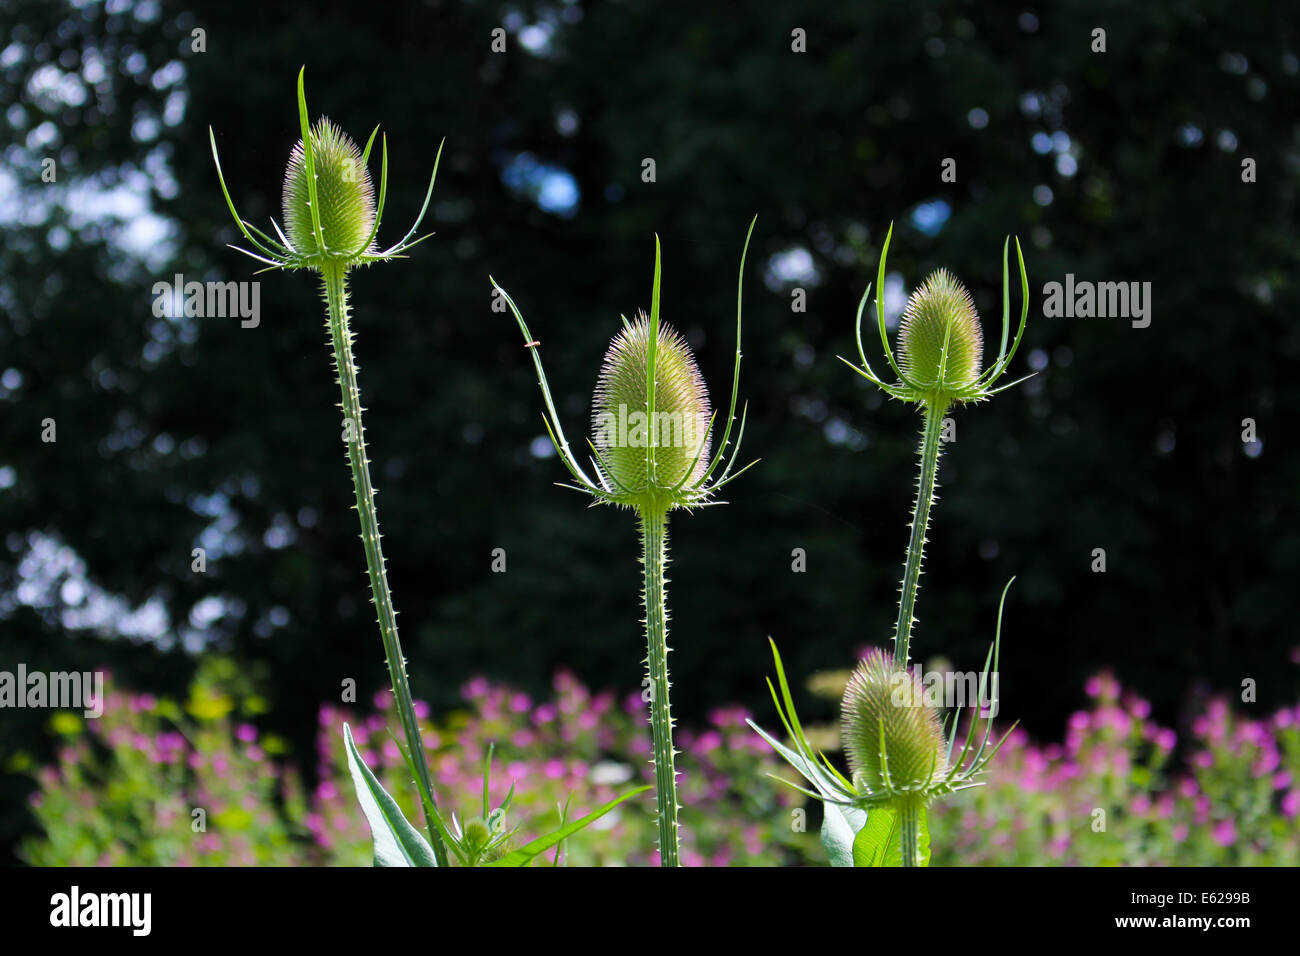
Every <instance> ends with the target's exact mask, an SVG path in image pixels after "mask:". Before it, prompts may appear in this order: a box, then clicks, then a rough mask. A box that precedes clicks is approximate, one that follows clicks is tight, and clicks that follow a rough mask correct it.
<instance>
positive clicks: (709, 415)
mask: <svg viewBox="0 0 1300 956" xmlns="http://www.w3.org/2000/svg"><path fill="white" fill-rule="evenodd" d="M755 221H757V217H755V220H754V221H751V222H750V225H749V232H748V233H746V235H745V245H744V248H743V249H742V251H741V255H740V277H739V279H738V280H737V285H736V354H735V363H734V366H733V369H732V380H731V403H730V406H729V408H728V410H727V418H726V423H725V426H724V427H723V430H722V438H721V441H720V442H719V443H718V446H717V450H716V453H714V454H713V455H712V456H710V445H711V444H712V441H713V437H714V433H715V429H716V428H717V426H718V424H719V423H718V421H717V417H718V416H717V411H716V410H713V411H711V410H710V406H709V396H708V390H707V388H706V387H705V383H704V379H703V377H702V376H701V375H700V371H699V367H698V366H697V365H696V362H695V356H694V354H693V353H692V351H691V349H690V346H689V345H687V344H686V341H685V339H683V338H682V336H681V335H680V334H679V333H678V332H677V331H675V330H674V329H672V328H671V327H670V326H669V325H668V324H667V323H665V322H662V321H660V315H659V287H660V277H661V261H660V260H661V250H660V244H659V237H658V236H655V266H654V282H653V285H652V287H651V293H650V314H649V315H648V316H647V315H646V314H645V313H644V312H642V313H639V314H638V315H637V316H636V317H635V318H634V319H633V320H630V321H629V320H628V318H627V317H626V316H622V317H621V318H622V320H623V328H622V330H621V331H620V332H619V333H618V334H617V335H616V336H615V337H614V339H613V341H612V342H611V343H610V346H609V349H608V351H607V352H606V354H605V359H604V363H603V365H602V366H601V370H600V375H599V378H598V380H597V384H596V390H595V395H594V397H593V401H592V425H593V435H592V438H590V439H588V441H587V450H588V451H589V452H590V454H589V455H588V458H587V467H584V466H583V464H582V462H580V461H579V459H578V456H577V455H575V454H574V452H573V450H572V448H571V446H570V445H569V442H568V439H567V438H566V437H565V434H564V427H563V426H562V425H561V423H560V419H559V416H558V415H557V414H556V411H555V402H554V400H553V399H552V398H551V389H550V385H549V384H548V383H547V380H546V372H545V370H544V369H543V367H542V359H541V355H540V353H539V350H538V346H539V344H540V343H539V342H538V341H537V340H536V339H534V338H533V334H532V332H531V331H530V330H529V328H528V324H527V322H525V321H524V317H523V314H522V313H521V312H520V310H519V307H518V306H517V305H516V304H515V302H514V300H513V299H512V298H511V297H510V295H509V294H508V293H507V292H506V291H505V290H504V289H502V288H501V286H499V285H497V283H496V281H495V280H493V282H492V284H493V287H494V288H495V289H496V290H497V292H498V294H500V295H501V297H502V298H503V299H504V300H505V302H506V304H507V305H508V306H509V308H510V311H511V312H512V313H513V315H514V317H515V321H516V323H517V324H518V326H519V331H520V333H521V334H522V335H523V338H524V344H525V347H526V348H527V349H528V350H529V351H530V352H531V353H532V359H533V365H534V369H535V371H536V375H537V383H538V386H539V387H540V389H541V392H542V401H543V404H544V405H545V411H544V412H543V415H542V421H543V422H544V424H545V426H546V432H547V434H548V435H549V436H550V439H551V442H552V444H553V445H554V446H555V450H556V453H557V455H558V456H559V458H560V460H561V461H562V462H563V463H564V466H565V468H566V469H567V470H568V472H569V475H570V477H571V478H572V479H573V481H572V483H561V487H565V488H571V489H573V490H575V491H579V492H581V493H583V494H585V495H587V496H589V497H590V498H591V499H592V506H593V507H594V506H596V505H613V506H615V507H617V508H626V509H629V510H631V511H632V512H634V513H635V514H636V516H637V521H638V524H639V527H640V532H641V534H640V537H641V563H642V565H643V570H644V588H643V591H642V602H643V605H644V608H645V621H644V624H645V638H646V659H645V665H646V675H647V679H648V691H649V695H650V726H651V736H652V738H653V753H654V757H653V760H654V768H655V803H656V817H657V822H658V834H659V859H660V864H661V865H662V866H668V867H675V866H678V865H680V860H679V853H678V811H679V809H680V807H679V805H678V802H677V780H676V776H677V775H676V769H675V763H674V758H675V756H676V753H677V751H676V750H674V748H673V718H672V710H671V707H670V703H669V688H670V687H671V686H672V685H671V683H670V682H669V680H668V651H669V647H668V605H667V585H668V579H667V577H666V576H665V572H666V569H667V566H668V516H669V514H670V513H671V512H673V511H675V510H678V509H681V510H684V511H686V512H690V511H692V510H694V509H696V508H704V507H710V506H712V505H718V504H724V503H725V502H722V501H719V500H718V499H717V498H716V494H717V492H718V491H719V490H721V489H722V488H724V487H726V486H727V485H728V484H730V483H731V482H732V481H734V480H735V479H736V478H738V477H740V475H741V474H743V473H744V472H745V471H747V470H748V469H749V468H751V467H752V466H753V465H754V464H756V463H757V462H756V461H751V462H750V463H749V464H747V465H744V466H743V467H742V468H740V469H739V470H734V471H733V469H734V466H735V464H736V461H737V459H738V456H739V454H740V446H741V441H742V439H743V438H744V434H745V418H746V411H747V407H742V409H741V415H740V419H739V427H738V429H737V431H736V443H735V447H734V448H732V447H731V433H732V425H733V424H734V423H735V422H736V421H737V419H736V400H737V396H738V394H739V387H740V358H741V352H740V339H741V315H742V300H743V290H744V278H745V257H746V256H747V254H748V252H749V241H750V238H751V237H752V235H753V232H754V222H755ZM661 425H662V426H663V427H661ZM674 429H676V432H675V433H674ZM665 433H666V434H667V436H668V438H669V440H668V441H663V440H662V439H663V438H664V434H665ZM729 451H730V454H728V452H729ZM588 468H590V471H588Z"/></svg>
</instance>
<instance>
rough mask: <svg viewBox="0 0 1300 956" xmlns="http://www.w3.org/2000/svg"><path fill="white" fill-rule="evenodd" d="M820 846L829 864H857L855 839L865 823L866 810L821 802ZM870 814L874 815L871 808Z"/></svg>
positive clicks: (859, 834)
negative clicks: (824, 851)
mask: <svg viewBox="0 0 1300 956" xmlns="http://www.w3.org/2000/svg"><path fill="white" fill-rule="evenodd" d="M822 808H823V809H822V847H823V848H824V849H825V850H826V856H827V857H828V858H829V859H830V861H831V866H857V865H859V864H858V863H857V862H856V860H857V856H856V851H857V840H858V838H859V837H860V836H861V834H862V832H863V830H864V829H865V825H866V823H867V812H866V811H865V810H859V809H858V808H857V807H845V806H840V805H839V804H835V803H830V802H829V801H828V802H826V803H823V804H822ZM871 816H875V811H874V810H873V811H872V813H871Z"/></svg>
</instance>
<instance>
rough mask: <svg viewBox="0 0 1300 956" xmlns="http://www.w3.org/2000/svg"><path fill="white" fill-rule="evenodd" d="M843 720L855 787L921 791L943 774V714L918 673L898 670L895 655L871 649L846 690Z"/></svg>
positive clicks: (888, 790) (842, 706)
mask: <svg viewBox="0 0 1300 956" xmlns="http://www.w3.org/2000/svg"><path fill="white" fill-rule="evenodd" d="M840 720H841V722H842V728H841V729H842V733H843V741H844V752H845V754H846V755H847V756H848V760H849V768H850V770H851V771H852V773H853V783H854V785H855V786H857V787H859V788H861V789H866V790H869V791H872V792H897V791H902V790H919V789H922V788H924V787H925V785H926V783H927V782H928V781H930V780H932V779H939V778H940V777H941V776H942V775H943V772H944V763H945V761H944V751H943V728H942V727H941V726H940V724H939V715H938V714H937V713H936V712H935V710H934V708H933V707H931V706H930V705H929V703H928V702H927V701H926V699H925V691H924V688H923V687H922V686H921V682H920V681H919V680H918V679H917V678H916V676H915V675H914V674H911V673H909V672H907V671H902V670H896V669H895V668H894V659H893V656H892V655H890V654H888V653H886V652H884V651H872V652H871V653H870V654H868V655H867V657H866V658H865V659H863V661H862V663H861V664H859V665H858V667H857V669H856V670H855V671H854V672H853V676H852V677H850V678H849V683H848V686H847V687H846V688H845V689H844V699H843V701H842V703H841V705H840ZM882 754H883V756H884V758H885V759H884V760H882ZM886 768H887V770H888V778H886Z"/></svg>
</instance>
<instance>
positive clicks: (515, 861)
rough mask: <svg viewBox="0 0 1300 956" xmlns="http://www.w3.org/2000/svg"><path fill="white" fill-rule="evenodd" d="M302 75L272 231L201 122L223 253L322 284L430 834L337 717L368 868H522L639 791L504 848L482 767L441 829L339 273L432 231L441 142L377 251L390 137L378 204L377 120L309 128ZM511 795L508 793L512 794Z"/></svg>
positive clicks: (410, 758)
mask: <svg viewBox="0 0 1300 956" xmlns="http://www.w3.org/2000/svg"><path fill="white" fill-rule="evenodd" d="M305 73H306V68H305V67H304V68H303V69H301V70H299V71H298V123H299V128H300V132H301V137H302V138H301V139H300V140H299V141H298V144H297V145H296V146H295V147H294V148H293V150H292V152H291V153H290V155H289V162H288V167H287V169H286V171H285V177H284V188H283V214H284V226H283V227H281V226H280V225H279V224H278V223H276V222H275V221H274V220H272V221H271V228H272V229H273V230H274V232H275V236H274V237H272V236H270V235H268V234H267V233H266V232H264V231H263V230H261V229H258V228H257V227H256V226H254V225H253V224H252V223H249V222H247V221H246V220H244V219H243V218H242V217H241V216H240V215H239V213H238V211H236V209H235V204H234V201H233V200H232V199H231V198H230V190H229V189H227V187H226V181H225V176H224V175H223V173H222V171H221V159H220V157H219V156H218V154H217V140H216V134H215V133H214V132H213V130H212V128H211V127H209V128H208V139H209V142H210V143H211V146H212V160H213V162H214V163H215V165H216V169H217V179H218V181H219V182H220V184H221V193H222V195H223V196H224V197H225V200H226V205H227V207H228V208H229V209H230V214H231V216H232V217H233V218H234V220H235V225H236V226H237V227H238V229H239V232H240V234H241V235H242V236H243V237H244V239H245V241H246V242H247V243H248V245H249V246H250V247H251V248H243V247H240V246H232V247H231V248H234V249H236V250H237V251H239V252H242V253H244V254H245V255H247V256H250V257H251V258H253V259H255V260H257V261H258V262H261V263H263V265H264V267H265V268H263V269H260V270H258V271H259V272H271V271H278V270H295V269H306V270H308V271H311V272H315V273H317V274H318V275H319V276H320V279H321V285H322V294H323V298H324V300H325V312H326V326H327V330H328V334H329V342H330V347H331V351H332V355H333V360H334V368H335V372H336V374H337V379H338V385H339V389H340V393H341V399H340V403H339V405H340V408H341V409H342V410H343V423H344V428H343V436H344V441H345V442H346V444H347V454H348V464H349V467H350V469H351V472H352V487H353V491H354V493H355V497H356V511H357V515H358V517H359V520H360V524H361V540H362V544H363V545H364V549H365V555H366V568H367V573H368V577H369V583H370V593H371V600H372V602H373V603H374V605H375V611H376V615H377V618H378V622H379V633H380V638H381V640H382V642H383V647H384V658H385V661H386V663H387V665H388V674H389V679H390V681H391V684H392V689H393V697H394V699H395V702H396V705H397V712H398V715H399V719H400V721H401V724H402V731H403V734H404V736H405V741H406V744H405V746H404V747H403V746H402V744H401V743H400V742H397V741H396V738H394V741H395V742H396V743H397V746H398V749H399V750H400V751H401V752H402V755H403V758H404V759H405V761H406V765H407V767H408V769H409V770H410V772H411V776H412V779H413V781H414V783H415V786H416V789H417V791H418V795H419V800H420V804H421V808H422V809H423V811H424V817H425V821H426V825H427V829H428V834H429V839H428V840H427V841H426V840H425V839H424V837H423V836H421V834H420V833H419V831H418V830H416V829H415V827H413V826H412V825H411V824H410V822H409V821H407V820H406V818H405V817H404V816H403V814H402V811H401V809H400V807H399V806H398V804H397V802H396V801H395V800H394V799H393V798H392V797H391V796H390V795H389V794H388V793H387V792H386V791H385V790H384V788H383V786H382V785H381V784H380V783H379V781H378V780H377V779H376V777H375V775H374V774H373V773H371V771H370V769H369V768H368V767H366V765H365V763H364V761H363V760H362V759H361V755H360V753H359V752H358V750H357V747H356V745H355V743H354V742H353V739H352V732H351V730H350V728H349V727H348V726H347V725H346V724H344V727H343V736H344V742H345V747H346V750H347V754H348V766H349V770H350V772H351V775H352V778H353V782H354V784H355V786H356V790H357V798H358V801H359V802H360V804H361V808H362V811H363V812H364V814H365V816H366V820H367V823H368V824H369V825H370V829H371V835H372V838H373V840H374V850H375V855H374V859H375V864H376V865H377V866H447V865H448V863H449V850H450V852H451V855H453V856H455V857H456V858H457V860H458V862H459V863H460V864H461V865H465V866H474V865H494V866H523V865H526V864H527V863H528V862H530V861H531V860H532V859H533V857H535V856H537V855H538V854H540V853H543V852H545V851H546V850H547V849H549V848H550V847H552V846H556V845H558V844H559V843H560V842H561V841H562V840H563V839H565V838H566V837H567V836H568V835H569V834H571V833H574V832H576V831H577V830H579V829H581V828H582V827H584V826H587V825H588V824H589V823H591V822H593V821H594V820H596V819H598V818H599V817H600V816H602V815H603V814H605V813H607V812H609V810H611V809H613V808H614V807H615V806H617V805H618V804H619V803H621V802H622V801H624V800H626V799H629V798H630V797H633V796H635V795H636V794H637V793H640V792H644V790H647V789H649V788H648V787H642V788H640V790H633V791H630V792H628V793H626V794H624V795H622V796H621V797H618V798H617V799H615V800H613V801H611V802H609V803H607V804H605V805H604V806H603V807H600V808H598V809H597V810H596V811H594V812H593V813H591V814H588V815H587V816H585V817H583V818H582V819H580V820H577V821H574V822H572V823H570V822H567V821H566V820H564V819H562V820H561V826H560V828H559V829H558V830H556V831H553V832H552V833H550V834H547V835H546V836H544V837H539V838H538V839H536V840H534V841H532V842H530V843H528V844H526V845H524V846H523V847H520V848H518V849H516V850H510V851H507V850H506V849H505V844H506V842H507V840H506V838H507V836H508V835H509V836H512V835H513V831H509V833H507V832H506V831H501V829H500V828H501V827H502V826H503V820H504V816H505V812H506V810H507V809H508V807H509V803H510V798H509V797H508V798H507V800H506V802H505V805H504V806H502V807H499V808H496V810H491V809H490V808H489V807H488V806H487V768H486V767H485V770H484V810H483V819H481V820H477V821H473V822H472V824H473V825H467V826H466V827H463V828H462V827H460V826H459V823H458V822H457V821H456V820H455V819H454V818H453V820H452V823H453V826H452V827H448V826H447V824H446V823H445V822H444V821H443V819H442V817H441V815H440V813H439V811H438V806H437V803H436V800H435V798H434V792H433V780H432V776H431V774H430V772H429V764H428V758H427V756H426V754H425V750H424V744H423V741H422V740H421V734H420V725H419V722H418V719H417V717H416V712H415V702H414V698H413V697H412V695H411V687H410V682H409V680H408V678H407V674H406V658H405V657H404V656H403V654H402V644H401V641H400V639H399V637H398V633H397V611H396V610H395V608H394V606H393V598H392V593H391V591H390V589H389V586H388V571H387V566H386V564H385V561H384V553H383V548H382V546H381V543H380V540H381V539H380V534H379V514H378V510H377V508H376V506H375V487H374V483H373V482H372V480H371V477H370V459H369V457H368V455H367V453H366V442H365V429H364V426H363V424H362V406H361V391H360V388H359V386H358V382H357V374H358V366H357V362H356V358H355V356H354V354H353V348H352V345H353V341H354V338H355V333H354V332H353V330H352V325H351V313H350V309H349V302H348V281H347V280H348V273H349V272H351V271H352V270H353V269H355V268H357V267H359V266H368V265H373V264H375V263H379V262H387V261H389V260H391V259H398V258H405V253H407V252H408V251H409V250H410V249H411V248H412V247H414V246H415V245H417V244H418V243H420V242H423V241H424V240H425V239H427V238H428V237H429V235H431V234H425V235H421V236H418V237H417V235H416V234H417V232H419V229H420V224H421V223H422V222H423V221H424V216H425V213H426V212H428V209H429V200H430V198H431V197H432V196H433V186H434V182H435V181H436V179H437V176H438V162H439V160H440V159H441V158H442V144H440V145H439V147H438V153H437V155H436V156H435V158H434V163H433V173H432V175H430V177H429V188H428V190H427V191H426V192H425V195H424V204H423V205H422V206H421V207H420V212H419V215H417V216H416V219H415V223H414V224H413V225H412V226H411V228H410V229H409V230H408V231H407V233H406V235H405V236H403V237H402V239H401V240H400V241H398V242H397V243H396V244H394V245H392V246H389V247H388V248H386V249H381V248H380V247H379V246H378V245H377V243H376V237H377V236H378V234H379V226H380V222H381V220H382V219H383V214H384V203H385V200H386V199H387V197H388V137H387V136H386V135H385V136H384V137H383V138H382V139H381V143H382V160H381V164H380V180H379V195H378V202H377V203H376V198H375V188H374V181H373V179H372V178H371V176H370V171H369V167H368V161H369V158H370V151H371V148H372V147H373V146H374V143H375V137H376V135H378V133H379V128H378V127H375V129H374V130H373V131H372V132H371V134H370V138H369V139H368V140H367V141H366V146H365V148H364V149H360V148H359V147H358V146H357V144H356V142H355V141H353V140H352V139H351V138H350V137H349V136H348V135H347V134H346V133H344V132H343V131H342V130H340V129H339V128H338V126H336V125H335V124H334V123H332V122H331V121H330V120H329V119H327V118H325V117H322V118H321V119H320V120H318V121H317V123H316V125H315V126H309V122H308V112H307V97H306V92H305V89H304V76H305ZM444 142H445V141H444ZM489 759H490V757H489ZM511 795H512V796H513V789H512V791H511ZM489 820H490V821H492V827H490V828H489V829H488V830H486V831H485V830H484V827H488V821H489Z"/></svg>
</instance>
